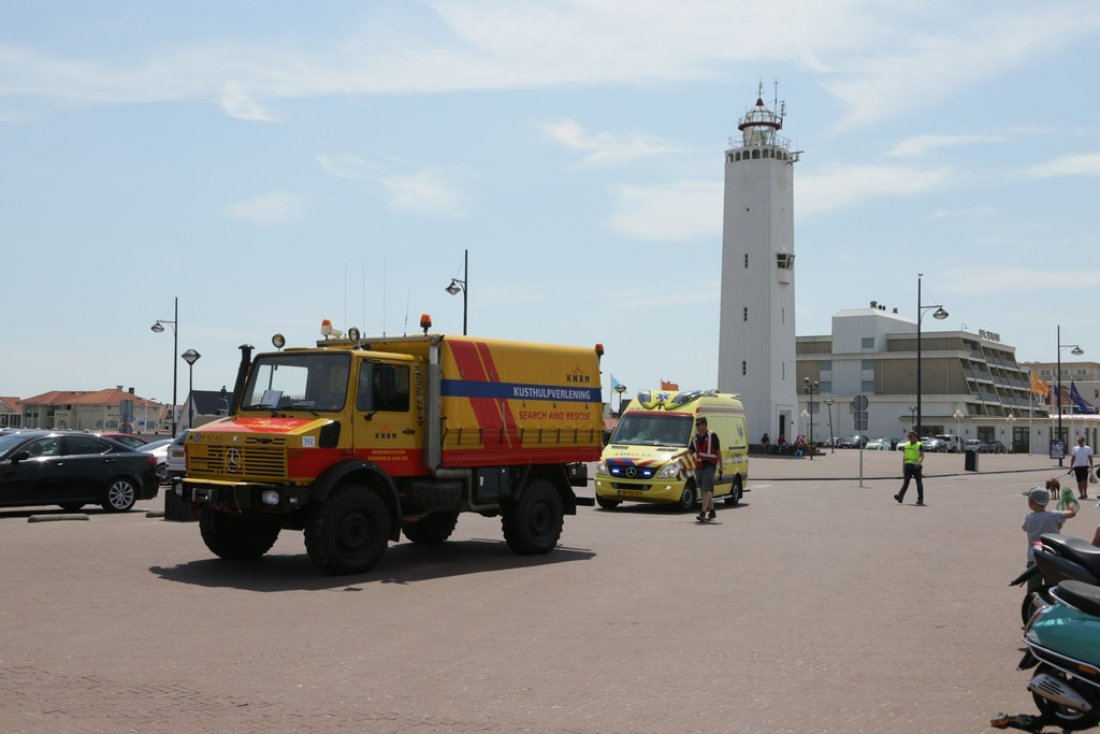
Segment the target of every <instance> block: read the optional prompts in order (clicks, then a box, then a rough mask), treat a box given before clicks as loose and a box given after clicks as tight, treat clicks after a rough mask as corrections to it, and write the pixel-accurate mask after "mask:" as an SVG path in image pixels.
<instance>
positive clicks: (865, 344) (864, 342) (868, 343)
mask: <svg viewBox="0 0 1100 734" xmlns="http://www.w3.org/2000/svg"><path fill="white" fill-rule="evenodd" d="M859 346H860V348H861V349H874V348H875V338H874V337H873V336H865V337H863V338H862V339H860V340H859Z"/></svg>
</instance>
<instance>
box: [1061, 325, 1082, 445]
mask: <svg viewBox="0 0 1100 734" xmlns="http://www.w3.org/2000/svg"><path fill="white" fill-rule="evenodd" d="M1063 349H1070V350H1072V351H1070V354H1072V355H1073V356H1074V357H1080V356H1081V355H1082V354H1084V353H1085V350H1084V349H1081V347H1079V346H1077V345H1076V344H1063V343H1062V325H1061V324H1058V374H1057V376H1056V377H1057V379H1058V440H1059V441H1061V442H1062V456H1059V457H1058V466H1062V460H1063V457H1064V456H1065V453H1066V450H1065V447H1066V440H1065V439H1064V438H1062V350H1063ZM1070 410H1072V408H1071V409H1070Z"/></svg>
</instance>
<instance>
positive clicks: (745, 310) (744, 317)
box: [741, 306, 749, 321]
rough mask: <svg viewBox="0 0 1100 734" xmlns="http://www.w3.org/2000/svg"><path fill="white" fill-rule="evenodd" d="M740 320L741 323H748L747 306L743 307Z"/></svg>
mask: <svg viewBox="0 0 1100 734" xmlns="http://www.w3.org/2000/svg"><path fill="white" fill-rule="evenodd" d="M741 320H742V321H748V320H749V307H748V306H745V307H744V308H743V309H742V310H741Z"/></svg>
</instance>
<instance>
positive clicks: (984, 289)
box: [941, 265, 1100, 294]
mask: <svg viewBox="0 0 1100 734" xmlns="http://www.w3.org/2000/svg"><path fill="white" fill-rule="evenodd" d="M941 279H942V281H943V283H944V285H945V286H946V287H947V288H949V289H951V290H954V291H956V292H960V293H967V294H973V293H1016V292H1019V291H1044V292H1047V293H1050V292H1055V291H1056V292H1064V291H1066V290H1067V289H1071V290H1072V289H1092V288H1093V287H1094V284H1095V283H1096V282H1097V281H1098V280H1100V270H1091V271H1088V270H1086V271H1074V273H1073V277H1072V278H1067V277H1066V271H1064V270H1038V269H1035V268H1024V267H1015V266H1007V267H996V266H989V265H983V266H981V267H971V268H961V269H960V268H952V269H951V270H950V271H948V272H945V273H941Z"/></svg>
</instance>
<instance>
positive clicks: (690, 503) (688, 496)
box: [676, 482, 699, 512]
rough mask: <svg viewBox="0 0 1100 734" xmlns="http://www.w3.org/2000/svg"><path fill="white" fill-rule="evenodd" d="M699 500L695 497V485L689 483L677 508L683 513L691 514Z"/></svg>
mask: <svg viewBox="0 0 1100 734" xmlns="http://www.w3.org/2000/svg"><path fill="white" fill-rule="evenodd" d="M698 499H699V498H698V497H696V496H695V484H694V483H692V482H688V483H687V484H685V485H684V491H683V492H681V493H680V501H679V502H677V503H676V506H677V507H679V508H680V511H681V512H691V511H692V510H694V509H695V503H696V502H697V501H698Z"/></svg>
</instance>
